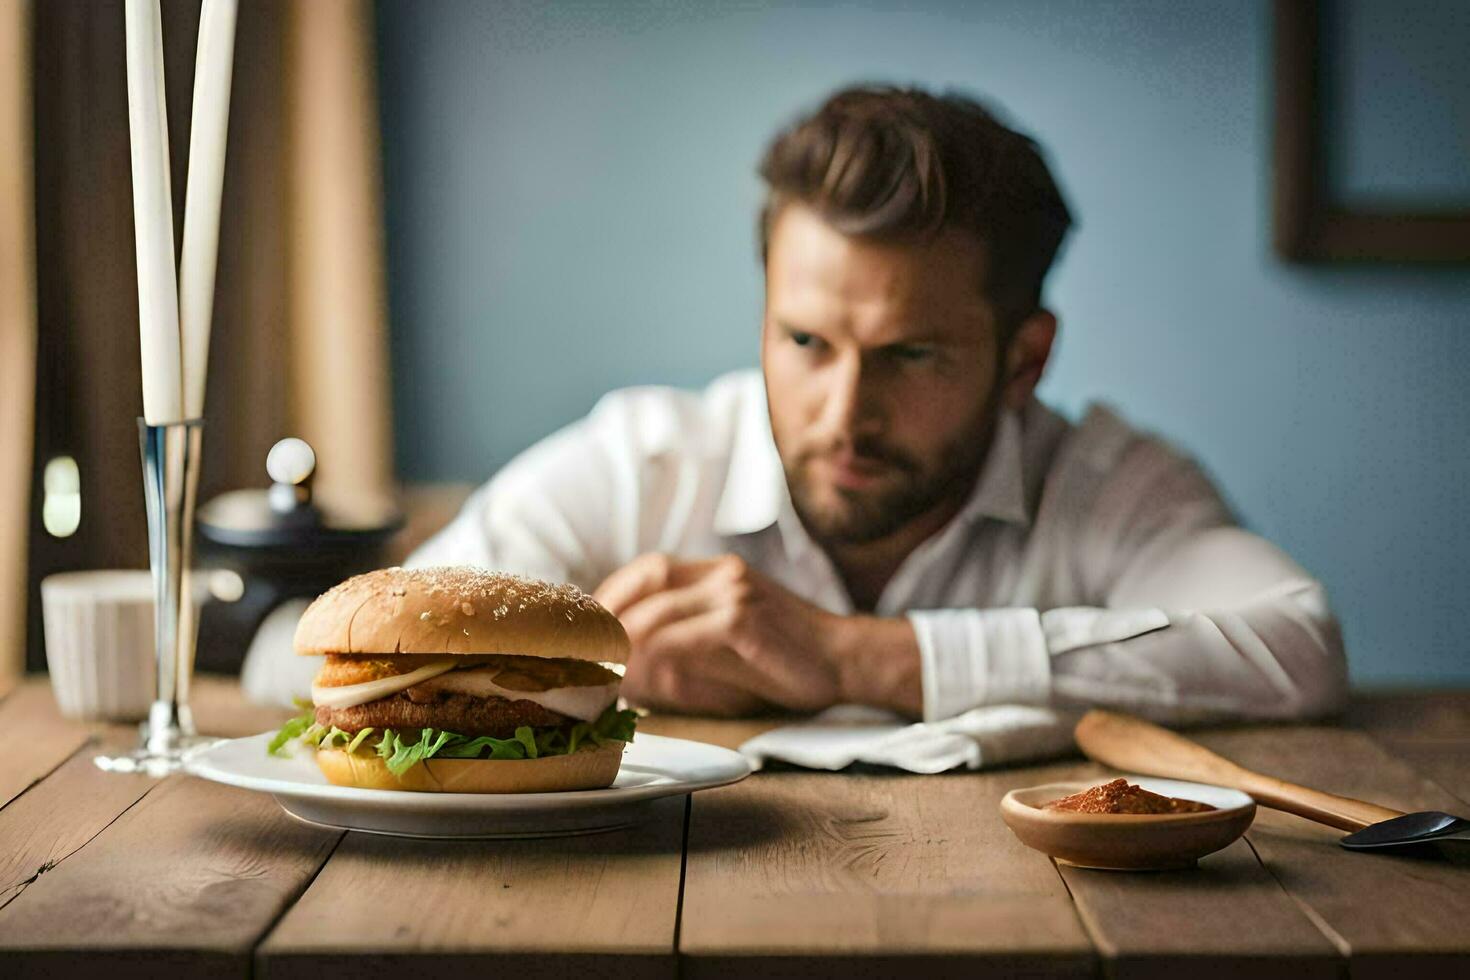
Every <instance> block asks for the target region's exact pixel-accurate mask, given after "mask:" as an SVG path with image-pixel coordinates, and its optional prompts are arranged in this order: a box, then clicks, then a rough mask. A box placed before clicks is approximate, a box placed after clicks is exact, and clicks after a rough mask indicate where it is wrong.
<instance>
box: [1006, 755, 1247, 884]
mask: <svg viewBox="0 0 1470 980" xmlns="http://www.w3.org/2000/svg"><path fill="white" fill-rule="evenodd" d="M1109 778H1116V777H1109ZM1126 778H1127V779H1128V781H1129V782H1130V783H1137V784H1138V785H1139V786H1142V787H1143V788H1144V789H1146V790H1149V791H1150V792H1153V793H1162V794H1163V795H1165V796H1175V797H1178V798H1180V799H1184V800H1197V801H1199V802H1200V803H1208V804H1210V805H1211V806H1213V807H1215V808H1216V809H1214V810H1207V811H1205V812H1203V813H1163V814H1146V813H1077V812H1075V811H1071V810H1043V809H1042V807H1043V806H1044V805H1045V804H1047V803H1050V802H1051V801H1052V800H1058V799H1061V798H1062V797H1063V796H1070V795H1071V794H1073V793H1080V792H1081V791H1082V790H1084V789H1087V788H1088V787H1089V786H1093V785H1096V783H1098V782H1102V781H1103V780H1101V779H1099V780H1097V781H1095V782H1093V783H1050V784H1048V785H1045V786H1031V787H1028V788H1026V789H1014V790H1011V791H1010V792H1009V793H1007V794H1006V795H1005V798H1004V799H1002V800H1001V801H1000V814H1001V817H1002V818H1003V819H1004V820H1005V822H1006V826H1008V827H1010V828H1011V830H1012V831H1014V832H1015V835H1016V836H1017V837H1019V838H1021V842H1022V843H1023V844H1026V845H1027V846H1028V847H1034V848H1036V849H1037V850H1038V851H1041V852H1042V853H1044V854H1049V855H1050V856H1051V857H1053V858H1055V859H1056V860H1058V861H1060V862H1061V863H1062V864H1070V865H1073V866H1075V867H1079V868H1099V869H1103V870H1109V871H1159V870H1164V869H1167V868H1189V867H1193V866H1194V863H1195V862H1196V861H1197V860H1199V859H1200V858H1202V857H1204V856H1205V855H1206V854H1210V853H1213V852H1215V851H1218V850H1220V848H1222V847H1225V846H1226V845H1228V844H1230V843H1231V842H1233V841H1234V840H1235V839H1236V838H1237V837H1239V836H1240V835H1241V834H1243V833H1245V831H1246V828H1248V827H1249V826H1250V825H1251V821H1252V820H1254V819H1255V816H1256V803H1255V801H1254V800H1252V799H1251V798H1250V797H1249V796H1247V795H1246V794H1244V793H1242V792H1240V791H1239V790H1234V789H1226V788H1225V787H1223V786H1209V785H1207V784H1205V783H1186V782H1180V781H1179V780H1175V779H1154V778H1152V777H1150V776H1128V777H1126Z"/></svg>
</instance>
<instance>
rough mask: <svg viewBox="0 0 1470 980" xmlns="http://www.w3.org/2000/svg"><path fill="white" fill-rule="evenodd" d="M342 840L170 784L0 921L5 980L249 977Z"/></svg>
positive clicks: (252, 801)
mask: <svg viewBox="0 0 1470 980" xmlns="http://www.w3.org/2000/svg"><path fill="white" fill-rule="evenodd" d="M113 778H121V777H117V776H113ZM340 837H341V834H340V832H335V831H328V830H323V829H320V828H316V827H311V826H308V825H306V824H302V823H299V822H297V821H295V820H293V819H291V818H290V817H287V816H286V815H285V813H283V812H282V811H281V809H280V807H279V806H277V805H276V803H275V801H274V800H272V799H271V798H270V797H269V796H266V795H264V794H261V793H249V792H246V791H244V790H236V789H232V788H229V787H225V786H219V785H216V784H214V783H207V782H204V781H203V780H199V779H194V778H192V777H188V776H171V777H169V778H168V779H167V780H165V781H163V782H162V783H160V784H158V785H157V786H156V787H155V788H154V789H153V790H152V791H151V792H150V793H148V795H147V796H146V797H144V798H143V800H142V802H140V803H138V804H137V805H136V806H134V807H132V808H131V809H129V810H128V811H127V812H126V813H124V814H123V815H122V816H121V817H120V818H118V820H117V821H116V822H114V823H113V824H112V825H111V826H110V827H108V828H107V829H106V830H104V831H103V832H102V833H100V834H98V835H97V836H96V837H95V838H94V839H93V840H92V841H91V842H90V843H88V844H86V846H84V847H83V848H82V849H81V850H80V851H78V852H77V853H76V854H74V855H73V856H72V857H71V858H70V859H69V860H67V861H65V862H63V863H62V864H61V865H59V866H58V867H57V868H55V869H54V870H52V871H49V872H47V873H46V874H44V875H41V876H40V877H39V878H38V879H37V880H36V881H35V882H33V883H32V884H31V885H30V886H29V887H27V888H26V889H25V890H24V891H23V892H22V893H21V894H20V895H19V896H18V897H16V898H15V899H14V900H13V901H11V902H10V903H9V904H8V905H6V906H5V907H4V908H3V909H0V948H3V949H4V950H5V973H6V976H7V977H8V978H19V977H30V976H38V977H39V976H90V975H103V974H105V975H107V976H108V977H109V980H115V978H119V977H129V976H140V977H141V976H158V975H162V974H164V973H167V974H169V975H170V976H174V977H186V976H201V977H204V976H207V977H210V978H211V980H218V978H220V977H230V976H235V977H246V976H248V975H249V972H250V956H251V951H252V950H253V948H254V946H255V944H256V942H257V941H258V940H259V938H260V937H261V936H262V935H264V934H265V933H266V932H267V931H268V930H269V929H270V927H271V925H272V924H273V923H274V922H275V920H276V919H277V917H278V916H279V915H280V913H281V911H282V910H283V909H284V908H285V907H286V906H287V905H288V904H289V903H290V902H291V901H293V900H294V899H295V897H296V896H297V895H298V894H300V892H301V891H302V889H304V888H305V886H306V884H307V882H308V881H309V880H310V879H311V877H312V876H313V875H314V874H315V873H316V871H317V869H318V868H320V867H321V865H322V863H323V862H324V861H325V860H326V858H327V856H328V855H329V854H330V853H331V850H332V848H333V847H334V846H335V845H336V843H337V841H338V840H339V838H340Z"/></svg>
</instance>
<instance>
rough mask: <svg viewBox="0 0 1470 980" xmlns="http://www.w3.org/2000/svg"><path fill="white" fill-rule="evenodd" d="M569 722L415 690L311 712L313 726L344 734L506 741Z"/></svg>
mask: <svg viewBox="0 0 1470 980" xmlns="http://www.w3.org/2000/svg"><path fill="white" fill-rule="evenodd" d="M573 720H574V719H572V718H568V717H567V716H566V715H563V714H559V713H557V712H555V711H550V710H548V709H546V708H543V707H542V706H541V705H539V704H537V703H536V702H534V701H510V700H508V699H506V698H493V697H492V698H481V697H475V696H474V695H472V694H458V693H454V692H446V691H436V692H431V693H426V692H423V691H421V690H419V689H418V687H417V686H415V687H411V688H409V689H408V690H406V691H402V692H400V693H398V694H395V695H393V696H392V697H388V698H379V699H378V700H376V701H368V702H367V703H365V704H359V705H355V706H354V707H351V708H328V707H326V706H325V705H318V706H317V709H316V722H317V724H318V725H323V726H327V727H330V726H332V725H336V726H337V727H338V728H340V729H342V730H343V731H344V732H359V731H362V729H364V728H377V729H383V728H392V729H395V730H397V731H403V730H405V729H408V730H413V729H416V728H440V729H444V730H445V731H451V732H454V733H456V734H458V735H469V736H472V737H477V736H480V735H489V736H492V737H494V738H510V737H511V736H512V735H514V734H515V730H516V729H517V728H519V727H521V726H522V725H530V726H531V727H532V728H542V727H547V726H556V725H565V724H568V723H570V722H572V721H573Z"/></svg>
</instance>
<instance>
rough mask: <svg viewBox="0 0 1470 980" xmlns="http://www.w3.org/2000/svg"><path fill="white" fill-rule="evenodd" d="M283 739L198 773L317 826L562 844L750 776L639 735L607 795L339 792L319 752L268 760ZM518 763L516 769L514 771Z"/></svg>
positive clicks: (713, 753) (209, 761)
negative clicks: (663, 801) (268, 799)
mask: <svg viewBox="0 0 1470 980" xmlns="http://www.w3.org/2000/svg"><path fill="white" fill-rule="evenodd" d="M273 734H274V733H273V732H264V733H262V734H260V735H251V736H250V737H249V738H235V739H229V740H227V741H223V742H220V743H218V744H217V745H212V746H210V747H209V748H206V749H201V750H200V751H198V752H197V753H195V754H193V755H191V756H190V758H189V760H188V762H187V764H186V767H187V769H188V771H189V772H191V773H193V774H194V775H196V776H200V777H202V778H204V779H212V780H214V781H215V782H218V783H225V784H227V785H229V786H240V787H243V788H244V789H253V790H259V791H260V792H262V793H269V794H271V795H272V796H274V797H275V798H276V802H277V803H279V804H281V806H282V807H283V808H284V809H285V811H286V812H287V813H289V814H291V815H292V816H293V817H297V818H298V819H301V820H305V821H307V822H309V823H315V824H322V825H324V826H328V827H337V828H342V829H346V830H362V831H366V832H368V833H373V834H389V835H392V836H398V837H559V836H564V835H567V834H591V833H597V832H598V831H603V830H614V829H616V828H619V827H626V826H628V825H630V824H633V823H636V822H637V821H638V820H639V819H641V818H642V817H643V816H644V814H645V813H646V812H647V810H648V806H649V803H650V802H651V801H652V800H655V799H658V798H659V797H661V796H679V795H682V794H684V793H691V792H693V791H694V790H698V789H708V788H709V787H711V786H723V785H725V784H726V783H733V782H738V781H739V780H741V779H744V778H745V777H746V776H748V775H750V763H749V762H747V761H746V759H745V757H744V756H742V755H741V754H740V753H738V752H732V751H730V750H729V749H723V748H720V747H719V746H716V745H706V744H704V743H703V742H691V741H689V740H687V739H682V738H667V737H664V736H661V735H643V734H639V735H638V736H637V737H636V738H635V739H634V740H633V741H632V742H631V743H630V744H629V745H628V748H627V750H626V751H625V752H624V753H623V765H622V768H621V769H620V770H619V771H618V778H617V780H616V781H614V782H613V784H612V785H611V786H609V787H608V788H606V789H592V790H575V791H572V792H567V793H410V792H407V791H399V790H384V789H359V788H357V787H355V786H334V785H332V784H331V783H329V782H327V777H326V776H324V775H322V771H321V770H320V769H318V768H317V765H316V762H315V760H314V759H313V758H312V756H311V750H309V749H305V748H303V747H301V746H300V745H299V743H293V746H292V749H293V750H292V751H291V752H290V754H289V755H287V756H285V757H277V756H272V755H269V754H267V752H266V745H267V744H269V742H270V740H271V737H272V735H273ZM513 764H514V763H506V765H513Z"/></svg>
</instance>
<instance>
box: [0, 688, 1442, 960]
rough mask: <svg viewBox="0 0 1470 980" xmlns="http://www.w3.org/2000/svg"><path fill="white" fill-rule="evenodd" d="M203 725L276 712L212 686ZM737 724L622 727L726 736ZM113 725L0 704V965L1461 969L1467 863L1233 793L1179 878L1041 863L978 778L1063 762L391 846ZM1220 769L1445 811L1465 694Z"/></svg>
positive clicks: (783, 783)
mask: <svg viewBox="0 0 1470 980" xmlns="http://www.w3.org/2000/svg"><path fill="white" fill-rule="evenodd" d="M194 701H195V708H196V714H197V715H198V716H199V717H200V718H201V719H202V720H203V724H204V726H205V727H206V728H207V729H209V730H210V731H213V732H216V733H219V734H227V735H241V734H247V733H251V732H255V731H260V730H263V729H265V728H268V727H271V726H272V725H273V724H275V723H276V722H277V721H278V719H279V717H280V715H279V713H277V712H272V711H266V710H261V709H256V708H251V707H249V706H247V705H245V704H244V703H243V702H242V701H241V699H240V698H239V696H238V693H237V692H236V689H235V688H234V686H233V685H232V684H231V683H229V682H227V681H221V680H215V681H208V680H206V681H204V682H202V683H200V684H199V690H198V692H197V694H196V696H195V699H194ZM756 727H758V726H755V725H754V724H752V723H723V722H709V721H694V720H680V719H670V718H660V719H649V720H648V723H647V724H646V725H645V729H646V730H653V731H659V732H662V733H665V734H679V735H686V736H690V737H697V738H703V739H705V740H708V741H715V742H721V743H724V744H738V742H739V741H741V740H742V739H743V738H744V737H746V736H748V735H749V734H751V733H752V732H753V731H754V730H755V728H756ZM133 738H134V734H133V732H132V731H131V730H129V729H126V728H122V727H88V726H86V725H80V724H76V723H72V722H67V721H64V720H62V719H61V718H60V717H59V716H58V715H57V714H56V711H55V708H54V705H53V703H52V700H51V697H50V692H49V690H48V688H47V687H46V686H45V683H44V681H39V680H30V681H26V682H23V683H21V684H20V685H18V686H16V687H15V689H14V690H12V691H10V692H9V693H8V695H7V696H5V698H4V700H3V701H0V743H3V751H0V807H3V808H0V875H3V878H0V976H4V977H7V978H14V977H28V976H73V975H78V976H81V975H87V976H103V977H107V978H109V980H113V978H122V977H130V976H158V975H165V974H166V975H168V976H170V977H185V976H196V975H197V976H208V977H211V978H224V977H230V976H236V977H243V976H247V975H250V974H255V975H260V976H265V977H304V978H307V977H309V978H313V980H320V978H328V977H351V978H353V980H371V978H376V977H383V978H393V980H404V978H406V977H410V976H426V975H434V976H437V975H453V976H465V977H471V976H472V977H477V978H505V980H532V978H537V977H555V978H558V980H564V978H567V977H574V976H581V975H597V976H607V977H614V978H618V980H632V978H637V977H643V976H663V977H670V976H674V975H682V976H686V977H705V976H711V977H713V976H736V975H749V976H760V977H785V976H790V977H796V976H801V977H816V976H832V977H843V978H849V977H853V976H889V975H908V974H911V973H919V972H920V971H922V975H925V976H965V977H975V976H981V975H993V976H1042V975H1045V976H1056V975H1077V976H1091V975H1109V976H1130V977H1131V976H1158V977H1165V976H1170V977H1189V978H1191V980H1193V978H1199V977H1208V976H1237V975H1239V976H1251V977H1259V976H1290V977H1292V978H1295V980H1302V978H1308V977H1316V976H1322V977H1327V976H1346V975H1349V974H1350V975H1352V976H1354V977H1359V976H1424V975H1438V976H1457V975H1470V865H1466V864H1456V863H1451V862H1449V861H1444V860H1433V859H1425V858H1411V857H1386V856H1380V855H1363V854H1353V853H1349V852H1347V851H1344V850H1342V849H1341V848H1338V847H1336V846H1335V845H1334V843H1333V842H1334V840H1335V838H1336V836H1337V835H1336V834H1335V833H1334V832H1332V831H1330V830H1328V829H1326V828H1323V827H1319V826H1316V825H1314V824H1310V823H1307V822H1305V821H1302V820H1298V819H1296V818H1294V817H1288V816H1285V815H1282V814H1278V813H1273V812H1271V811H1266V810H1262V811H1261V814H1260V816H1259V817H1258V818H1257V820H1256V823H1255V826H1254V827H1253V828H1252V829H1251V831H1250V833H1249V834H1248V835H1247V836H1246V837H1245V838H1244V839H1243V840H1240V841H1238V842H1236V843H1235V844H1234V845H1232V846H1230V847H1228V848H1226V849H1225V850H1223V851H1221V852H1219V853H1217V854H1214V855H1211V856H1210V857H1208V858H1206V859H1204V860H1203V861H1201V862H1200V866H1199V868H1198V869H1196V870H1193V871H1188V872H1167V873H1155V874H1124V873H1111V872H1095V871H1079V870H1076V869H1071V868H1059V867H1057V866H1055V865H1054V864H1053V863H1052V862H1051V861H1049V860H1048V859H1047V858H1045V857H1044V856H1042V855H1041V854H1038V853H1036V852H1034V851H1031V850H1028V849H1027V848H1025V847H1023V846H1022V845H1021V844H1020V843H1019V842H1018V841H1017V840H1016V839H1015V838H1014V837H1013V836H1012V835H1011V833H1010V831H1009V830H1007V829H1006V827H1005V826H1004V825H1003V824H1002V823H1001V820H1000V816H999V814H998V812H997V809H996V804H997V803H998V801H999V800H1000V797H1001V796H1002V794H1004V793H1005V792H1006V791H1007V790H1009V789H1011V788H1013V787H1016V786H1024V785H1028V784H1032V783H1038V782H1043V781H1050V780H1055V779H1061V778H1093V777H1098V776H1101V774H1102V770H1100V769H1099V768H1097V767H1096V766H1093V765H1091V764H1089V763H1084V762H1082V761H1080V760H1071V761H1065V762H1061V763H1056V764H1050V765H1044V766H1035V767H1026V768H1012V769H1008V770H1001V771H997V772H982V773H961V774H950V775H944V776H907V775H873V774H867V775H853V774H827V773H808V772H794V771H786V772H768V773H759V774H757V775H755V776H753V777H752V778H750V779H748V780H746V781H745V782H744V783H741V784H739V785H736V786H731V787H726V788H723V789H718V790H712V791H709V792H705V793H700V794H698V795H697V796H695V797H694V798H693V800H692V803H688V802H686V800H684V799H679V800H669V801H665V805H662V806H660V807H658V808H657V811H656V816H655V817H654V819H652V820H651V821H649V822H648V823H647V824H645V825H643V826H641V827H639V828H637V829H633V830H625V831H618V832H614V833H609V834H603V835H597V836H591V837H578V838H564V839H560V840H542V841H515V842H490V841H486V842H444V843H434V842H425V841H411V840H397V839H390V838H383V837H374V836H370V835H366V834H358V833H342V832H337V831H331V830H324V829H320V828H317V827H312V826H308V825H305V824H301V823H298V822H296V821H294V820H292V819H291V818H289V817H287V816H286V815H285V814H284V813H283V812H282V811H281V810H280V808H279V807H277V806H276V804H275V803H274V802H273V801H272V800H271V799H270V798H269V797H266V796H263V795H259V794H255V793H249V792H245V791H243V790H236V789H231V788H228V787H224V786H218V785H214V784H211V783H206V782H203V781H201V780H198V779H194V778H191V777H185V776H175V777H171V778H168V779H164V780H161V781H159V780H153V779H149V778H147V777H143V776H122V775H116V774H107V773H103V772H101V771H99V770H98V769H96V768H95V767H94V766H93V764H92V761H91V760H92V756H93V755H94V754H96V751H97V749H98V747H99V746H100V745H107V744H116V745H122V746H127V745H130V744H131V742H132V740H133ZM1200 738H1201V740H1202V741H1204V742H1205V743H1206V744H1208V745H1210V746H1211V747H1213V748H1215V749H1216V750H1217V751H1220V752H1222V753H1224V754H1226V755H1228V756H1230V757H1231V758H1234V759H1236V760H1238V761H1240V762H1242V763H1244V764H1246V765H1248V766H1253V767H1257V768H1260V769H1263V770H1267V771H1270V772H1273V773H1276V774H1279V775H1282V776H1284V777H1286V778H1288V779H1294V780H1299V781H1301V782H1305V783H1310V784H1313V785H1316V786H1320V787H1323V788H1326V789H1331V790H1335V791H1338V792H1342V793H1346V794H1349V795H1354V796H1360V797H1364V798H1367V799H1372V800H1375V801H1377V802H1380V803H1384V804H1386V805H1389V806H1393V807H1398V808H1402V809H1406V810H1413V809H1423V808H1440V809H1446V810H1450V811H1458V812H1460V813H1470V692H1466V693H1443V692H1441V693H1433V694H1397V695H1378V696H1371V697H1370V696H1365V697H1361V698H1359V699H1358V700H1357V702H1356V703H1355V705H1354V708H1353V710H1352V712H1351V713H1350V715H1349V716H1348V718H1347V719H1346V721H1345V725H1344V726H1343V727H1300V728H1298V727H1278V728H1256V729H1236V730H1228V731H1215V732H1207V733H1201V735H1200Z"/></svg>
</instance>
